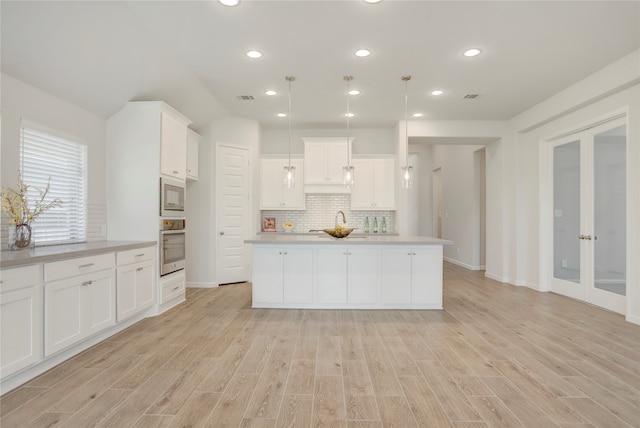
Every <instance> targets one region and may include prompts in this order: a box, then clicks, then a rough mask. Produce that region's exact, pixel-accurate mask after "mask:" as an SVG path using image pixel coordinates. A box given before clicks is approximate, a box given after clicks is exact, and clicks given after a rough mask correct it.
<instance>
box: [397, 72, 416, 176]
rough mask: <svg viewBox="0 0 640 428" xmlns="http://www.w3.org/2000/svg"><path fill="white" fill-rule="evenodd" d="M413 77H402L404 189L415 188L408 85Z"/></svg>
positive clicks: (402, 171) (402, 169) (402, 170)
mask: <svg viewBox="0 0 640 428" xmlns="http://www.w3.org/2000/svg"><path fill="white" fill-rule="evenodd" d="M409 80H411V76H402V81H403V82H404V135H405V164H404V166H403V167H402V168H400V171H401V173H402V188H404V189H411V188H412V187H413V167H412V166H409V126H408V122H409V110H408V107H407V106H408V104H409V95H408V83H409Z"/></svg>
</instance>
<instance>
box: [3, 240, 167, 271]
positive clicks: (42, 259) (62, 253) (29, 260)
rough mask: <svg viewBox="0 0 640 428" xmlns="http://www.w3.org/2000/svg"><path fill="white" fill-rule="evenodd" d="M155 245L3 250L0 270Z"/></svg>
mask: <svg viewBox="0 0 640 428" xmlns="http://www.w3.org/2000/svg"><path fill="white" fill-rule="evenodd" d="M156 244H157V242H156V241H95V242H85V243H82V244H63V245H49V246H43V247H35V248H25V249H23V250H4V251H2V253H1V254H0V268H8V267H17V266H24V265H30V264H35V263H46V262H54V261H59V260H66V259H73V258H76V257H85V256H92V255H96V254H103V253H110V252H115V251H126V250H134V249H136V248H144V247H150V246H155V245H156Z"/></svg>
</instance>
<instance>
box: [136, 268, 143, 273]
mask: <svg viewBox="0 0 640 428" xmlns="http://www.w3.org/2000/svg"><path fill="white" fill-rule="evenodd" d="M141 270H144V268H143V267H139V268H138V269H136V271H137V272H140V271H141Z"/></svg>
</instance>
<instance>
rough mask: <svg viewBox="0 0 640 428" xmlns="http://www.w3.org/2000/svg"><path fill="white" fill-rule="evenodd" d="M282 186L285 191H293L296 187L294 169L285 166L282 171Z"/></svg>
mask: <svg viewBox="0 0 640 428" xmlns="http://www.w3.org/2000/svg"><path fill="white" fill-rule="evenodd" d="M282 184H283V185H284V187H285V188H287V189H293V188H295V187H296V167H295V166H291V165H289V166H285V167H284V169H283V170H282Z"/></svg>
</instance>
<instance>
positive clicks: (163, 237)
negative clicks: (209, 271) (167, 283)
mask: <svg viewBox="0 0 640 428" xmlns="http://www.w3.org/2000/svg"><path fill="white" fill-rule="evenodd" d="M185 236H186V222H185V220H184V219H163V220H162V221H161V229H160V275H161V276H162V275H167V274H170V273H173V272H176V271H179V270H182V269H184V268H185V264H186V263H185Z"/></svg>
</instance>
